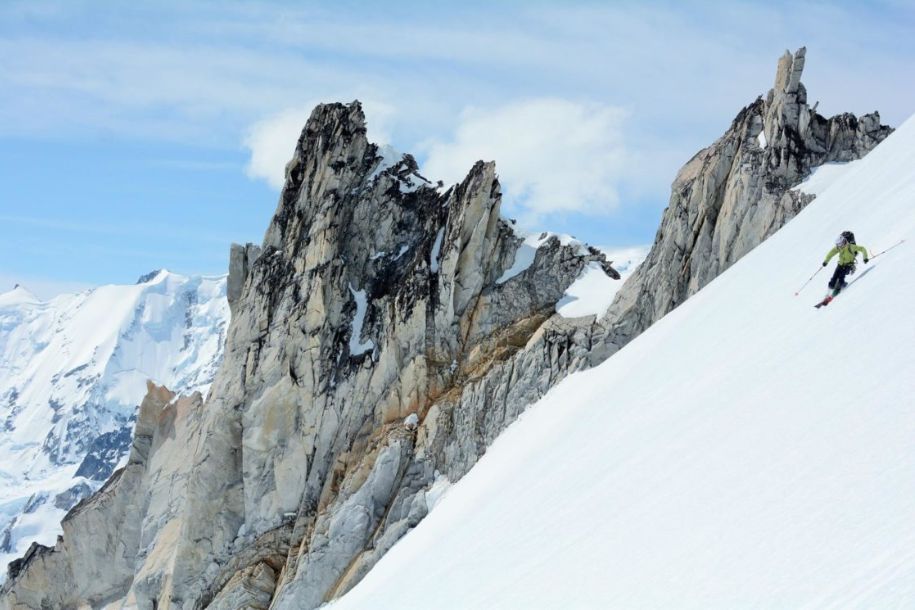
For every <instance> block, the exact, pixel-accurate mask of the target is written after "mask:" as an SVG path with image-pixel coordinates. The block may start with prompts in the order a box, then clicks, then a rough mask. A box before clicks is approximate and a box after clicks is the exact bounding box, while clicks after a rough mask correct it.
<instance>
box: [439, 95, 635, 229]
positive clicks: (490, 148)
mask: <svg viewBox="0 0 915 610" xmlns="http://www.w3.org/2000/svg"><path fill="white" fill-rule="evenodd" d="M625 117H626V112H625V111H623V110H622V109H620V108H617V107H614V106H609V105H604V104H594V103H579V102H574V101H569V100H564V99H557V98H541V99H531V100H527V101H520V102H515V103H510V104H508V105H505V106H502V107H500V108H496V109H492V110H481V109H468V110H466V111H464V113H463V115H462V117H461V123H460V125H459V126H458V127H457V129H456V130H455V133H454V136H453V138H452V139H451V140H450V141H430V142H427V143H426V145H425V146H424V149H425V152H426V161H425V163H424V164H423V171H424V172H425V173H426V174H427V175H428V177H430V178H431V179H442V180H445V181H446V182H449V183H450V182H458V181H460V180H461V179H463V177H464V176H465V175H466V173H467V170H468V169H469V168H470V167H471V165H473V163H474V162H476V161H477V160H480V159H483V160H485V161H489V160H495V161H496V169H497V171H498V174H499V179H500V182H501V183H502V187H503V191H504V194H505V199H506V203H507V204H508V205H507V211H509V212H510V213H516V214H520V215H521V218H522V221H527V222H533V221H536V220H537V219H539V218H540V217H541V216H543V215H544V214H548V213H552V212H581V213H586V214H602V213H606V212H608V211H609V210H611V209H613V208H614V207H615V206H616V205H617V204H618V203H619V194H618V184H619V181H620V179H621V177H622V175H623V170H624V166H625V164H626V162H627V158H628V155H627V152H626V149H625V147H624V144H623V137H622V129H623V122H624V119H625Z"/></svg>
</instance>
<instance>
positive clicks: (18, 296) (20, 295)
mask: <svg viewBox="0 0 915 610" xmlns="http://www.w3.org/2000/svg"><path fill="white" fill-rule="evenodd" d="M40 302H41V300H40V299H39V298H38V297H36V296H35V295H34V294H32V293H31V292H29V291H28V289H26V288H25V287H24V286H21V285H20V284H16V285H15V286H14V287H13V289H12V290H10V291H8V292H4V293H2V294H0V307H10V306H15V305H36V304H38V303H40Z"/></svg>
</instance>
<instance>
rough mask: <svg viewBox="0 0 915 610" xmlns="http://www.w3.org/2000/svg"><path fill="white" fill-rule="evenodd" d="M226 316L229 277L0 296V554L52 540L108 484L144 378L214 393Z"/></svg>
mask: <svg viewBox="0 0 915 610" xmlns="http://www.w3.org/2000/svg"><path fill="white" fill-rule="evenodd" d="M228 318H229V308H228V303H227V301H226V279H225V277H224V276H222V277H213V278H206V277H185V276H181V275H177V274H174V273H169V272H167V271H159V272H156V273H154V274H150V275H148V276H144V278H142V281H141V282H140V283H138V284H135V285H130V286H114V285H110V286H102V287H99V288H96V289H93V290H88V291H85V292H81V293H79V294H67V295H61V296H58V297H56V298H54V299H52V300H51V301H47V302H43V301H40V300H39V299H37V298H35V297H34V296H33V295H30V294H29V293H28V292H27V291H26V290H25V289H24V288H22V287H17V288H15V289H14V290H12V291H10V292H7V293H4V294H2V295H0V562H2V563H3V564H5V563H6V562H8V561H10V560H12V559H14V558H15V557H17V556H19V555H21V554H22V553H23V552H24V551H25V550H26V549H27V548H28V546H29V544H31V542H32V541H33V540H37V541H38V542H41V543H43V544H53V543H54V541H55V538H56V536H57V534H58V533H59V532H60V525H59V523H60V519H61V517H63V515H64V514H65V512H66V510H67V509H69V508H70V507H71V506H72V505H73V504H75V503H76V502H77V501H78V500H80V499H81V498H82V497H83V496H85V495H87V494H88V493H90V492H91V491H94V490H95V489H97V488H98V487H99V486H100V485H101V484H102V483H103V482H104V480H105V479H106V478H107V476H108V474H109V473H110V471H111V469H112V468H113V467H114V466H115V464H116V463H117V462H118V461H119V460H120V459H121V458H122V457H123V455H124V454H125V453H126V451H127V449H128V448H129V444H130V435H131V434H132V430H133V422H132V418H133V416H134V413H135V411H136V407H137V405H138V404H139V403H140V401H141V400H142V398H143V396H144V394H145V393H146V381H147V380H148V379H152V380H153V381H155V382H156V383H159V384H164V385H166V386H167V387H169V388H170V389H172V390H174V391H177V392H181V393H190V392H193V391H201V392H206V391H207V388H208V387H209V384H210V382H211V381H212V379H213V376H214V374H215V372H216V369H217V367H218V365H219V362H220V360H221V357H222V349H223V343H224V341H225V332H226V326H227V324H228ZM87 456H89V457H88V458H87ZM87 459H89V460H90V462H91V463H89V462H84V460H87ZM81 465H82V466H83V467H82V470H81V472H80V467H81ZM68 490H75V491H74V492H72V493H69V494H68V493H67V492H68ZM61 494H63V495H61ZM26 509H29V510H26ZM3 576H4V575H0V578H2V577H3Z"/></svg>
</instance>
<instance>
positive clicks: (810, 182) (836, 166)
mask: <svg viewBox="0 0 915 610" xmlns="http://www.w3.org/2000/svg"><path fill="white" fill-rule="evenodd" d="M857 163H859V161H849V162H848V163H827V164H825V165H821V166H819V167H818V168H816V169H815V170H813V171H812V172H811V173H810V175H809V176H807V179H806V180H804V181H803V182H801V183H800V184H798V185H797V186H796V187H794V189H792V190H796V191H801V192H802V193H807V194H808V195H819V194H820V193H823V192H825V191H826V189H828V188H830V187H831V186H832V185H833V184H836V183H837V182H839V181H840V180H842V179H843V178H844V176H846V175H848V174H849V173H850V170H852V169H853V168H854V167H855V165H856V164H857Z"/></svg>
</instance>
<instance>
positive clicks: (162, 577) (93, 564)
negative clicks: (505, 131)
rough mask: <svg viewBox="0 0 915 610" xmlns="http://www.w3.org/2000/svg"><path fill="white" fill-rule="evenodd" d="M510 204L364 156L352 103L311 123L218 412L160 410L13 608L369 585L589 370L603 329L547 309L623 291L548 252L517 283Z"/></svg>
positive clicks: (306, 599) (248, 596)
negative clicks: (454, 490) (525, 413)
mask: <svg viewBox="0 0 915 610" xmlns="http://www.w3.org/2000/svg"><path fill="white" fill-rule="evenodd" d="M500 204H501V190H500V186H499V182H498V179H497V177H496V169H495V164H494V163H484V162H482V161H481V162H478V163H476V164H475V165H474V166H473V167H472V168H471V170H470V172H469V174H468V175H467V177H466V178H465V179H464V180H463V181H462V182H461V183H460V184H456V185H454V186H452V187H451V188H448V189H445V188H442V187H441V186H440V185H438V184H433V183H431V182H429V180H427V179H426V178H425V177H423V176H422V175H421V174H420V173H419V169H418V167H417V164H416V161H415V160H414V159H413V158H412V157H410V156H409V155H397V154H393V153H392V152H391V151H390V150H382V149H380V148H379V147H378V146H376V145H374V144H371V143H370V142H369V141H368V140H367V139H366V133H365V119H364V116H363V113H362V109H361V107H360V105H359V103H358V102H354V103H352V104H324V105H321V106H318V107H317V108H316V109H315V110H314V112H313V113H312V115H311V118H310V119H309V120H308V122H307V124H306V125H305V128H304V129H303V131H302V134H301V137H300V138H299V141H298V144H297V146H296V150H295V153H294V155H293V158H292V160H291V161H290V162H289V164H288V165H287V167H286V182H285V185H284V188H283V191H282V193H281V195H280V199H279V203H278V205H277V209H276V212H275V214H274V216H273V219H272V221H271V223H270V226H269V228H268V229H267V232H266V235H265V238H264V243H263V245H262V247H256V246H253V245H250V244H249V245H248V246H244V247H242V246H233V248H232V251H231V255H230V275H229V280H228V296H229V300H230V303H231V307H232V322H231V326H230V329H229V331H228V339H227V344H226V352H225V356H224V360H223V364H222V367H221V369H220V372H219V374H218V375H217V378H216V380H215V381H214V383H213V386H212V389H211V391H210V395H209V397H208V399H207V401H206V403H205V404H203V405H201V406H199V408H191V403H187V402H184V403H182V402H181V401H177V402H175V399H174V398H170V397H164V398H163V395H162V392H163V391H162V390H157V389H151V392H150V398H149V399H148V401H147V402H146V403H144V404H146V405H147V406H145V407H144V408H143V409H141V417H140V419H139V420H138V423H137V435H138V438H143V439H146V438H149V442H148V447H149V450H148V452H145V450H144V456H145V457H143V459H142V460H140V461H142V463H143V469H142V470H141V469H139V462H138V466H137V468H134V467H133V462H132V463H131V465H129V466H128V467H127V470H125V471H124V472H123V473H120V474H119V475H117V476H116V477H115V478H113V479H112V481H111V482H109V484H108V485H107V486H106V489H105V490H103V491H104V493H102V494H99V495H96V496H94V497H92V498H90V499H89V500H87V501H86V502H85V503H83V504H82V505H81V507H80V509H79V511H77V512H75V513H71V515H69V516H68V517H67V521H66V523H65V525H64V531H65V537H64V539H63V540H62V541H61V542H60V543H59V544H58V545H57V547H55V548H54V549H46V550H44V551H42V552H36V553H34V554H33V555H31V556H30V557H29V558H27V559H26V560H25V561H23V562H21V563H20V564H19V565H18V566H17V572H16V573H15V574H13V575H12V578H11V579H10V582H9V583H7V585H6V589H5V594H4V596H3V597H2V599H0V607H4V606H3V604H4V603H6V604H7V606H8V607H16V604H21V605H22V606H24V607H32V606H34V607H40V606H41V605H42V604H44V605H49V606H52V607H66V606H77V605H79V604H80V603H94V601H93V600H99V599H116V598H118V597H122V596H128V597H130V598H131V599H132V600H135V601H136V603H137V605H138V606H139V607H141V608H149V607H159V608H163V607H200V606H206V605H209V606H210V607H214V608H242V607H245V608H249V607H253V608H266V607H267V605H268V604H272V605H271V607H272V608H314V607H317V606H318V605H320V604H321V603H322V602H323V601H325V600H326V599H329V598H331V597H334V596H336V595H339V594H341V593H342V592H344V591H346V590H347V589H348V588H349V587H351V586H352V585H353V584H355V583H356V582H358V580H359V579H360V578H361V577H362V575H363V574H365V572H366V571H367V570H368V569H370V568H371V566H372V565H374V563H375V562H376V561H377V560H378V558H380V557H381V555H383V554H384V553H385V552H386V551H387V549H388V548H390V547H391V545H393V544H394V542H396V540H397V539H398V538H399V537H400V536H402V535H403V534H404V533H405V532H406V531H408V530H409V529H410V528H412V527H413V526H414V525H415V524H416V523H418V521H419V520H420V519H422V518H423V517H424V516H425V514H426V513H427V511H428V505H427V503H426V491H427V490H428V489H429V488H430V487H431V486H432V485H433V483H435V481H436V480H438V481H439V484H442V482H443V481H445V480H452V481H454V480H456V479H458V478H460V477H461V476H462V475H463V474H464V473H465V472H466V471H467V470H469V468H470V467H471V466H472V465H473V464H474V463H475V462H476V460H477V459H478V458H479V456H480V455H481V454H482V453H483V451H485V449H486V447H487V445H488V444H489V443H490V442H491V441H492V440H493V439H494V438H495V437H496V436H497V435H498V433H499V432H500V431H501V430H502V429H503V428H504V427H505V426H506V425H507V424H508V423H510V422H511V421H512V420H513V419H514V418H515V417H516V416H517V414H518V413H520V412H521V410H522V409H523V408H524V407H525V406H526V405H527V404H529V403H530V402H532V401H533V400H535V399H536V398H538V397H539V396H540V395H542V394H543V393H544V392H546V391H547V390H548V389H549V388H550V387H551V386H552V385H553V384H554V383H555V382H556V381H558V380H559V379H561V378H562V377H563V376H564V375H565V374H567V373H568V372H570V371H572V370H575V369H576V368H580V367H581V366H584V365H585V363H586V362H587V346H588V344H589V338H588V337H589V332H586V331H587V329H588V328H590V327H591V325H592V323H593V316H592V317H591V318H590V319H585V320H580V321H577V322H573V321H566V320H563V319H562V318H560V317H559V316H558V315H557V314H555V304H556V302H557V301H558V300H559V299H560V298H561V297H562V295H563V293H564V292H565V290H566V288H568V286H569V285H570V284H571V283H572V282H573V281H575V279H576V278H577V277H578V276H579V274H580V273H581V272H582V271H583V270H584V268H585V266H586V265H588V264H589V263H598V264H601V265H603V266H604V267H605V270H606V271H607V273H608V274H610V275H617V274H616V272H615V271H614V270H613V269H612V268H611V267H610V266H609V264H608V263H607V261H606V260H605V259H604V257H603V255H602V254H600V253H599V252H598V251H597V250H594V249H588V248H585V247H583V246H581V245H580V244H577V243H569V244H568V245H563V243H562V242H561V241H560V240H559V239H558V238H557V237H550V238H545V239H544V240H543V244H542V245H541V246H540V247H539V248H538V249H537V251H536V255H535V257H534V260H533V261H532V262H531V264H530V266H529V267H527V268H526V269H521V270H520V271H519V272H518V273H517V274H516V275H514V276H512V277H510V278H503V277H502V276H503V274H504V273H505V271H506V270H507V269H508V268H509V267H511V266H512V263H513V261H514V258H515V255H516V252H517V251H518V249H519V247H520V245H521V242H522V239H521V238H520V237H519V236H518V235H516V233H515V231H514V230H513V229H512V227H511V225H510V224H509V223H507V222H506V221H504V220H502V219H501V218H500V214H499V210H500ZM497 280H499V281H497ZM405 422H409V425H406V424H405ZM143 446H144V447H146V446H147V445H146V443H145V441H144V445H143ZM128 515H129V516H128ZM123 519H129V523H128V522H125V521H124V520H123ZM106 521H110V522H111V523H113V524H117V527H116V528H109V527H108V526H107V525H105V523H106ZM39 581H42V582H52V583H53V585H48V586H36V585H35V583H37V582H39ZM169 603H170V604H171V606H169Z"/></svg>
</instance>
